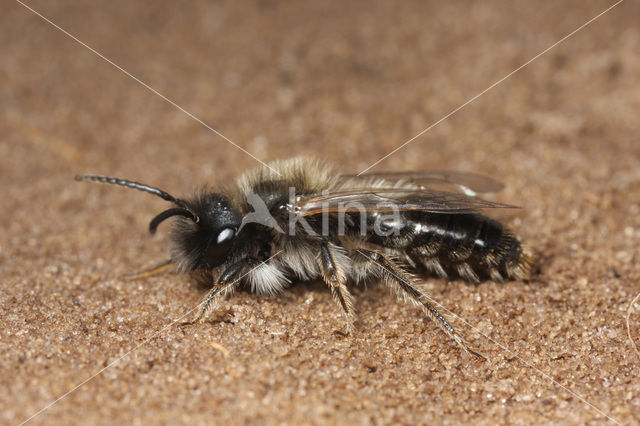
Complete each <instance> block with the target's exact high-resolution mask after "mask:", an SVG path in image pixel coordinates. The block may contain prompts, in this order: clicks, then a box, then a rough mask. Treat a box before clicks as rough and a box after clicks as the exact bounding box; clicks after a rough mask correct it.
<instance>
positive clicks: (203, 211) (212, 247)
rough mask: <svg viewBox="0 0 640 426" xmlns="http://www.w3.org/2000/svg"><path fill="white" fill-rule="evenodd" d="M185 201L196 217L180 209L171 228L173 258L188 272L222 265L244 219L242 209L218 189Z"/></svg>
mask: <svg viewBox="0 0 640 426" xmlns="http://www.w3.org/2000/svg"><path fill="white" fill-rule="evenodd" d="M185 204H186V205H187V207H188V210H189V211H190V212H193V214H194V216H195V217H196V218H197V220H194V219H193V217H189V216H187V215H183V214H181V213H177V214H179V215H180V216H181V217H179V218H178V220H176V221H175V223H174V224H173V227H172V228H171V246H170V251H171V258H172V259H173V262H175V263H176V264H177V265H178V267H179V268H180V269H181V270H182V271H185V272H186V271H193V270H196V269H205V270H208V269H212V268H215V267H216V266H219V265H221V264H222V263H223V262H224V261H225V260H226V259H227V257H228V256H229V254H230V251H231V248H232V247H233V242H234V241H235V236H236V232H237V231H238V228H239V227H240V224H241V221H242V217H241V215H240V213H239V212H238V210H237V209H236V208H235V207H234V206H233V204H232V203H231V201H229V199H227V198H226V197H225V196H223V195H220V194H215V193H201V194H199V195H196V196H195V197H193V198H192V199H191V200H188V201H186V202H185ZM170 210H171V209H170ZM168 211H169V210H167V212H168ZM163 213H164V212H163ZM163 213H160V215H158V216H156V219H157V218H160V217H161V215H162V214H163ZM154 220H155V219H154ZM152 224H153V221H152Z"/></svg>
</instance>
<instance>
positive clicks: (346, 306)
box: [320, 243, 356, 333]
mask: <svg viewBox="0 0 640 426" xmlns="http://www.w3.org/2000/svg"><path fill="white" fill-rule="evenodd" d="M342 258H345V259H346V256H345V255H344V253H342V251H341V249H340V248H338V247H336V246H334V245H332V244H327V243H323V244H322V245H321V246H320V269H321V271H322V278H323V279H324V282H325V283H327V285H328V286H329V288H330V289H331V293H332V294H333V297H334V298H335V299H336V301H337V302H338V303H339V304H340V306H341V307H342V310H343V312H344V316H345V318H346V320H347V332H348V333H351V332H352V331H353V330H354V322H355V317H356V316H355V310H354V308H353V296H351V293H350V292H349V289H348V288H347V285H346V281H347V276H346V273H345V266H346V265H345V264H346V260H345V261H342V262H341V260H343V259H342ZM341 263H342V264H341Z"/></svg>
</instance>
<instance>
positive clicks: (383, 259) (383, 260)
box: [355, 249, 482, 357]
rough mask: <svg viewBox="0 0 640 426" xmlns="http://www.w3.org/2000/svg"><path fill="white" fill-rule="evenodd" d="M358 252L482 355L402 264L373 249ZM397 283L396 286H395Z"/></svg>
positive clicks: (454, 336)
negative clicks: (446, 317)
mask: <svg viewBox="0 0 640 426" xmlns="http://www.w3.org/2000/svg"><path fill="white" fill-rule="evenodd" d="M355 252H356V253H357V254H359V255H360V256H362V257H364V258H365V259H366V261H368V262H372V263H374V264H375V265H376V267H377V269H378V273H379V274H380V275H381V276H382V277H383V278H384V280H383V281H384V282H385V283H386V284H387V285H389V286H390V287H391V289H392V290H395V292H396V293H399V294H403V295H406V296H408V297H409V298H410V300H411V301H413V302H414V303H415V304H416V305H418V306H420V307H422V308H423V309H424V311H425V312H426V314H427V316H429V318H430V319H431V320H432V321H433V322H434V323H435V324H436V325H437V326H438V327H439V328H440V329H441V330H442V331H444V332H445V333H446V334H448V335H449V336H450V337H451V338H452V339H453V340H455V341H456V343H458V344H459V345H460V346H461V347H462V348H463V349H464V350H465V351H466V352H469V353H472V354H473V355H476V356H479V357H482V355H480V354H478V353H476V352H474V351H472V350H470V349H469V348H468V347H467V345H466V344H465V343H464V340H463V339H462V338H461V337H460V336H459V335H458V334H457V333H456V332H455V330H454V329H453V327H451V325H449V323H448V322H447V320H446V319H444V317H443V316H442V315H441V314H440V312H438V311H437V309H436V308H434V307H433V305H431V303H429V302H428V299H429V297H428V295H427V294H426V293H424V292H423V291H422V290H420V289H419V288H418V287H416V286H415V285H414V284H413V283H412V282H411V281H412V279H411V276H410V275H409V274H408V273H407V272H405V271H404V270H403V269H402V267H401V266H399V265H398V264H396V262H394V261H393V260H391V259H389V258H388V257H387V256H385V255H384V254H382V253H379V252H376V251H373V250H364V249H358V250H355ZM394 284H395V286H393V285H394Z"/></svg>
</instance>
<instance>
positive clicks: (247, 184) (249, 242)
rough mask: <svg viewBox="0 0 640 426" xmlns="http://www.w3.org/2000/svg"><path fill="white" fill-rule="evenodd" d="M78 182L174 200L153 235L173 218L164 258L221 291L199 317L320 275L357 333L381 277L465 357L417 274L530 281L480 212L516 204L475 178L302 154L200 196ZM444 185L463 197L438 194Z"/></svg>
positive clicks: (497, 227)
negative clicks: (485, 196) (352, 170)
mask: <svg viewBox="0 0 640 426" xmlns="http://www.w3.org/2000/svg"><path fill="white" fill-rule="evenodd" d="M76 180H82V181H95V182H102V183H108V184H114V185H121V186H125V187H128V188H133V189H138V190H141V191H145V192H149V193H151V194H155V195H157V196H159V197H161V198H162V199H164V200H166V201H169V202H171V203H172V204H173V207H171V208H169V209H167V210H164V211H163V212H161V213H160V214H158V215H157V216H156V217H154V218H153V219H152V220H151V222H150V224H149V231H150V232H151V233H154V232H155V231H156V229H157V228H158V225H159V224H160V223H161V222H163V221H164V220H166V219H168V218H174V221H173V224H172V227H171V230H170V257H171V259H170V260H169V261H167V262H166V263H167V264H172V265H174V267H175V268H176V269H177V271H179V272H182V273H195V274H196V275H197V276H198V277H201V279H202V277H204V279H206V280H208V281H209V285H211V286H212V289H211V290H210V291H209V293H208V296H207V299H206V302H205V303H204V304H203V307H202V309H201V311H200V312H199V315H198V316H197V317H196V318H195V319H194V321H192V322H195V321H198V320H200V319H202V318H204V317H206V315H207V314H208V313H209V312H210V310H212V309H213V307H214V306H215V305H216V303H215V302H216V301H217V300H218V298H219V297H220V296H223V295H226V294H229V293H231V292H232V291H233V290H235V289H236V288H237V287H238V286H240V285H242V284H248V285H249V286H250V287H251V289H252V290H253V291H255V292H258V293H272V294H274V293H278V292H280V291H281V290H282V289H284V288H285V287H287V286H288V285H289V284H290V283H291V282H292V280H304V281H306V280H315V279H322V280H323V281H324V282H325V283H326V284H327V286H328V287H329V289H330V290H331V292H332V293H333V296H334V297H335V299H336V301H337V303H338V304H339V305H340V307H341V309H342V311H343V313H344V316H345V319H346V326H347V331H348V332H349V331H351V330H353V325H354V321H355V312H354V307H353V297H352V295H351V292H350V291H349V287H350V286H351V285H353V284H357V283H361V282H363V281H366V280H376V281H381V282H383V283H384V284H385V285H387V286H388V287H389V288H390V289H391V290H392V291H393V292H394V293H396V294H397V295H399V296H404V297H405V298H407V299H409V300H411V301H412V302H414V303H415V304H416V305H418V306H420V307H422V308H423V309H424V311H425V313H426V314H427V315H428V316H429V317H430V318H431V319H432V320H433V321H434V322H435V323H436V324H437V325H438V326H439V327H440V328H441V329H442V330H443V331H444V332H445V333H447V334H448V335H449V336H451V337H452V338H453V339H454V340H455V341H456V342H458V343H459V344H460V345H461V346H462V347H463V348H464V349H465V350H468V349H467V347H466V345H465V344H464V341H463V340H462V338H461V337H460V336H459V335H458V334H457V333H456V332H455V331H454V329H453V328H452V327H451V326H450V325H449V323H448V322H447V321H446V320H445V318H444V317H443V316H442V315H441V314H440V313H439V312H438V311H437V310H436V309H435V307H434V306H433V305H432V303H431V302H430V299H429V296H428V295H427V294H426V293H425V291H424V290H423V289H422V288H421V287H420V286H419V285H418V284H417V279H416V275H414V274H416V273H419V272H420V271H427V272H429V273H432V274H435V275H437V276H439V277H449V276H451V275H453V276H457V277H460V278H462V279H465V280H467V281H473V282H478V281H480V280H481V279H485V278H488V279H492V280H495V281H502V280H504V279H524V278H527V276H528V274H529V269H530V262H529V257H528V256H527V255H526V254H525V252H524V251H523V247H522V246H521V244H520V242H519V241H518V239H517V238H516V237H515V236H514V235H513V234H512V233H511V232H510V231H509V230H507V229H505V228H504V227H503V226H502V225H501V224H500V223H499V222H497V221H495V220H493V219H490V218H489V217H487V216H484V215H482V214H480V213H479V212H480V211H481V210H482V209H488V208H505V207H511V206H509V205H506V204H500V203H494V202H490V201H486V200H482V199H480V198H478V197H476V196H475V193H476V192H487V191H493V190H496V189H499V188H500V187H501V185H500V184H498V183H497V182H495V181H493V180H491V179H489V178H486V177H481V176H478V175H472V174H467V173H455V172H385V173H368V174H363V175H347V174H340V173H338V172H337V170H336V168H335V167H334V166H332V165H330V164H327V163H324V162H320V161H317V160H314V159H310V158H294V159H288V160H280V161H275V162H273V163H271V164H269V165H267V166H263V167H260V168H258V169H256V170H252V171H249V172H247V173H245V174H243V175H242V176H240V177H239V178H238V179H237V181H236V182H235V183H232V184H230V185H227V186H226V187H223V188H221V189H220V190H219V191H218V192H212V191H210V190H208V189H202V190H200V191H199V192H196V193H195V194H194V195H192V196H191V197H188V198H185V199H181V198H176V197H174V196H172V195H170V194H168V193H167V192H165V191H162V190H160V189H158V188H154V187H151V186H148V185H144V184H141V183H137V182H133V181H129V180H124V179H118V178H111V177H105V176H91V175H79V176H76ZM438 185H444V186H449V187H450V188H449V189H451V187H453V188H454V190H450V191H446V190H441V189H435V188H436V187H437V186H438Z"/></svg>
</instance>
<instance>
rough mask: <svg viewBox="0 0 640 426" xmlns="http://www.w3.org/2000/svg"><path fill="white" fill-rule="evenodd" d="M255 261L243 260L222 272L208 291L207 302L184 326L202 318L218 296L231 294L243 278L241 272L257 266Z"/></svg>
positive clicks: (250, 259)
mask: <svg viewBox="0 0 640 426" xmlns="http://www.w3.org/2000/svg"><path fill="white" fill-rule="evenodd" d="M259 263H260V262H258V261H257V260H255V259H253V258H248V257H246V258H244V259H242V260H240V261H238V262H236V263H234V264H232V265H231V266H229V267H228V268H227V269H225V270H224V272H223V273H222V274H221V275H220V277H219V278H218V281H217V282H216V284H215V285H214V286H213V288H212V289H211V290H210V291H209V294H208V295H207V300H206V301H205V302H204V305H202V309H201V310H200V314H199V315H198V316H197V317H196V318H194V319H193V320H191V321H187V322H186V323H185V324H194V323H196V322H198V321H200V320H201V319H202V318H204V317H205V316H206V315H207V314H209V312H210V311H211V310H213V308H214V307H215V305H214V303H213V302H214V301H215V300H216V299H217V298H218V296H219V295H223V296H224V295H226V294H229V293H230V292H232V291H233V290H234V289H235V288H236V287H238V285H239V284H240V279H241V278H242V277H243V276H242V275H240V274H241V272H242V271H244V270H246V269H247V267H248V268H253V267H255V265H257V264H259Z"/></svg>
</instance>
